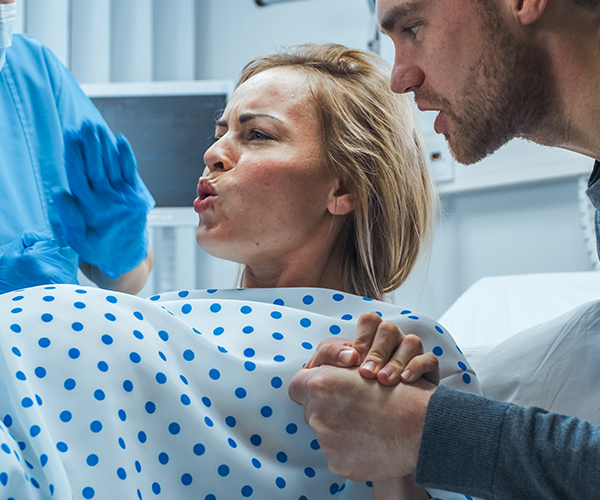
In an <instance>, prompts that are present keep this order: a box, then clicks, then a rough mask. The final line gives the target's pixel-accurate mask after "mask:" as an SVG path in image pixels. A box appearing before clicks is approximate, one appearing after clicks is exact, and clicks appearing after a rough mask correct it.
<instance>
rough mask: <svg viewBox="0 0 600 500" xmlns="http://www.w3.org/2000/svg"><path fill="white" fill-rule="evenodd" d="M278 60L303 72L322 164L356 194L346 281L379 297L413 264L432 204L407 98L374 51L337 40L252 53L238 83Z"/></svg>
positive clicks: (425, 239) (344, 272)
mask: <svg viewBox="0 0 600 500" xmlns="http://www.w3.org/2000/svg"><path fill="white" fill-rule="evenodd" d="M278 67H293V68H298V69H301V70H303V71H305V72H306V73H307V74H308V76H309V82H310V85H311V87H312V88H311V92H312V95H313V97H314V102H315V109H316V112H317V119H318V121H319V126H320V136H321V141H322V142H321V147H322V151H323V154H324V157H325V162H326V165H327V168H328V169H329V170H330V171H331V173H332V175H334V176H335V177H338V178H340V179H341V182H342V184H343V185H344V187H345V188H346V189H347V191H348V192H349V193H350V194H351V195H352V196H353V199H354V211H352V212H351V213H349V214H347V215H345V216H344V217H345V218H346V221H347V226H348V227H347V231H345V232H344V234H345V235H346V237H345V241H344V242H343V245H344V248H343V257H342V263H341V269H340V272H341V274H342V277H343V279H344V281H345V283H344V285H345V288H346V289H347V290H349V291H351V292H352V293H355V294H357V295H363V296H366V297H371V298H376V299H382V298H383V296H384V294H385V293H387V292H391V291H392V290H395V289H396V288H398V287H399V286H400V285H401V284H402V283H403V282H404V280H405V279H406V278H407V276H408V274H409V273H410V271H411V270H412V268H413V266H414V265H415V263H416V261H417V258H418V256H419V254H420V251H421V249H422V248H423V245H424V243H425V242H428V240H429V237H430V234H431V230H432V223H433V218H434V212H435V206H436V195H435V190H434V187H433V184H432V180H431V177H430V173H429V169H428V161H427V153H426V152H425V149H424V146H423V142H422V139H421V136H420V133H419V129H418V127H417V123H416V119H415V116H414V113H413V109H412V104H411V102H410V100H409V98H408V96H406V95H396V94H394V93H393V92H392V91H391V90H390V87H389V66H388V65H387V64H386V63H385V61H383V60H382V59H381V58H380V57H378V56H376V55H375V54H372V53H369V52H364V51H360V50H354V49H349V48H347V47H344V46H342V45H336V44H325V45H313V44H307V45H300V46H297V47H294V48H292V49H291V50H290V51H289V52H286V53H278V54H271V55H265V56H261V57H258V58H257V59H255V60H253V61H252V62H250V63H249V64H248V65H246V67H245V68H244V69H243V70H242V75H241V77H240V81H239V82H238V84H237V85H238V86H239V85H241V84H242V83H244V82H245V81H247V80H249V79H250V78H252V77H253V76H255V75H257V74H258V73H261V72H263V71H266V70H268V69H272V68H278Z"/></svg>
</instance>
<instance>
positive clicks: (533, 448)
mask: <svg viewBox="0 0 600 500" xmlns="http://www.w3.org/2000/svg"><path fill="white" fill-rule="evenodd" d="M416 479H417V483H418V484H420V485H422V486H427V487H431V488H438V489H443V490H449V491H454V492H457V493H463V494H465V495H470V496H477V497H480V498H485V499H489V500H492V499H497V500H500V499H502V500H513V499H514V500H523V499H528V500H534V499H544V500H570V499H573V500H575V499H578V500H581V499H584V498H585V499H588V498H598V496H599V495H600V427H599V426H593V425H590V424H589V423H587V422H582V421H580V420H578V419H576V418H572V417H566V416H562V415H556V414H552V413H548V412H547V411H545V410H542V409H540V408H529V409H525V408H521V407H519V406H515V405H511V404H507V403H499V402H496V401H492V400H489V399H486V398H483V397H480V396H474V395H472V394H466V393H462V392H459V391H456V390H451V389H448V388H445V387H440V388H439V389H438V390H437V391H436V392H435V394H434V395H433V397H432V398H431V401H430V403H429V407H428V409H427V417H426V420H425V429H424V431H423V439H422V443H421V450H420V453H419V462H418V465H417V477H416ZM467 498H468V497H467Z"/></svg>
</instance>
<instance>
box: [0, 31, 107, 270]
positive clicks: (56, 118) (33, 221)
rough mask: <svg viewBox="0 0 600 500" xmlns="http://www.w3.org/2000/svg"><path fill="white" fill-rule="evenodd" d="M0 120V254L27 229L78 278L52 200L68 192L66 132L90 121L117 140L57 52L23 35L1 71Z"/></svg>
mask: <svg viewBox="0 0 600 500" xmlns="http://www.w3.org/2000/svg"><path fill="white" fill-rule="evenodd" d="M0 117H2V119H0V137H1V138H2V139H1V143H0V199H1V200H2V203H0V223H1V224H2V230H1V231H0V255H2V254H3V253H4V252H5V250H6V247H8V246H9V245H10V244H11V242H12V241H14V240H15V239H17V238H18V237H19V235H20V234H21V233H22V232H23V231H24V230H31V231H39V232H44V233H46V234H47V235H48V237H53V238H54V239H56V241H58V242H59V243H60V244H61V246H63V247H62V249H61V253H62V254H63V255H64V257H66V258H67V259H69V261H70V262H71V265H72V270H73V272H74V273H75V272H76V270H77V268H78V267H79V257H78V255H77V254H76V253H75V252H74V251H73V250H72V249H71V248H69V247H68V246H66V243H65V240H64V237H63V230H62V223H61V221H60V217H59V215H58V212H57V211H56V209H55V207H54V202H53V200H52V191H53V190H54V189H56V188H62V189H67V179H66V174H65V168H64V143H63V133H64V131H65V130H69V129H73V130H79V129H80V128H81V125H82V123H83V122H84V121H88V122H91V123H93V124H97V125H98V126H101V127H103V128H105V129H106V130H107V133H108V134H109V135H110V137H111V138H113V140H114V136H113V135H112V133H111V132H110V130H109V129H108V125H106V122H105V121H104V119H103V118H102V116H101V115H100V113H99V112H98V110H97V109H96V108H95V107H94V105H93V104H92V102H91V101H90V99H89V98H88V97H87V96H86V95H85V93H84V92H83V90H82V89H81V87H80V86H79V84H78V83H77V82H76V80H75V78H73V75H71V73H69V71H68V70H67V69H66V68H65V67H64V66H63V64H62V63H61V62H60V61H59V60H58V58H57V57H56V56H55V55H54V53H53V52H52V51H51V50H50V49H48V48H47V47H44V46H43V45H42V44H41V43H40V42H38V41H37V40H35V39H34V38H32V37H30V36H27V35H22V34H15V35H14V36H13V39H12V46H11V47H9V48H8V50H7V52H6V64H5V65H4V67H3V68H2V70H1V71H0Z"/></svg>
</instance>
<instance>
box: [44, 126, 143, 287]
mask: <svg viewBox="0 0 600 500" xmlns="http://www.w3.org/2000/svg"><path fill="white" fill-rule="evenodd" d="M65 168H66V172H67V179H68V181H69V188H70V190H71V193H67V192H66V191H57V192H55V193H54V202H55V204H56V208H57V210H58V213H59V215H60V218H61V221H62V223H63V227H64V231H65V238H66V240H67V243H68V244H69V246H71V248H73V250H75V251H76V252H77V253H78V254H79V256H80V257H81V258H82V260H84V261H85V262H87V263H89V264H91V265H92V266H97V267H98V268H100V270H102V272H103V273H104V274H106V275H107V276H108V277H109V278H112V279H116V278H118V277H119V276H121V275H122V274H125V273H126V272H128V271H131V270H132V269H135V268H136V267H137V266H138V265H139V264H140V263H141V262H142V261H144V260H145V259H146V258H147V256H148V231H147V229H146V216H147V214H148V212H149V211H150V210H151V209H152V207H153V206H154V199H153V198H152V196H151V195H150V193H149V191H148V189H147V188H146V186H145V185H144V183H143V182H142V179H141V178H140V176H139V175H138V171H137V163H136V160H135V156H134V154H133V151H132V150H131V146H130V145H129V143H128V142H127V139H125V137H123V136H118V137H117V144H116V146H115V145H114V144H113V142H112V140H111V138H110V137H109V136H108V133H107V132H106V130H104V129H103V128H102V127H100V126H97V127H96V126H94V125H92V124H91V123H89V122H85V123H84V124H83V126H82V128H81V130H79V131H67V132H66V133H65Z"/></svg>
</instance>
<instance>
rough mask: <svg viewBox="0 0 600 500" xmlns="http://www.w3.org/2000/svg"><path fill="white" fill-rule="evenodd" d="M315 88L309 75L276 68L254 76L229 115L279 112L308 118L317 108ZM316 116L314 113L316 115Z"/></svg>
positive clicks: (232, 103) (231, 105) (237, 95)
mask: <svg viewBox="0 0 600 500" xmlns="http://www.w3.org/2000/svg"><path fill="white" fill-rule="evenodd" d="M312 100H313V96H312V91H311V86H310V82H309V78H308V75H307V73H306V72H305V71H303V70H300V69H294V68H291V67H281V68H272V69H268V70H265V71H262V72H261V73H258V74H257V75H254V76H253V77H251V78H250V79H248V80H247V81H245V82H244V83H243V84H241V85H240V86H239V87H238V88H237V89H236V90H235V92H234V93H233V95H232V97H231V101H230V102H229V104H228V106H227V108H226V110H225V114H228V113H231V112H234V113H238V112H239V113H243V112H245V111H255V112H259V111H266V110H270V111H272V112H277V113H280V114H282V115H291V116H292V117H293V116H294V115H296V114H300V115H302V116H306V115H307V114H309V113H307V111H308V110H307V105H309V104H310V106H309V107H310V108H313V105H312V104H313V103H312V102H311V101H312ZM313 115H314V112H313Z"/></svg>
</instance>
